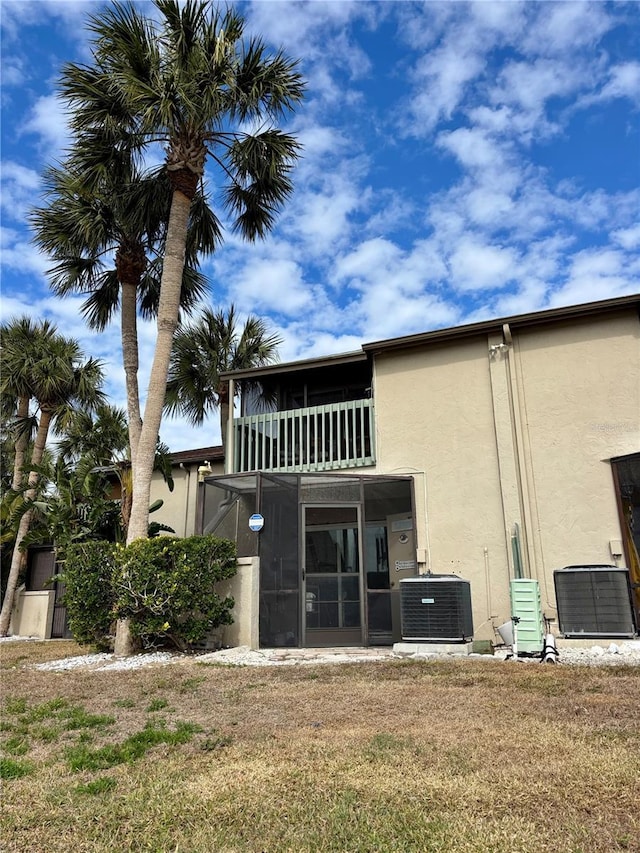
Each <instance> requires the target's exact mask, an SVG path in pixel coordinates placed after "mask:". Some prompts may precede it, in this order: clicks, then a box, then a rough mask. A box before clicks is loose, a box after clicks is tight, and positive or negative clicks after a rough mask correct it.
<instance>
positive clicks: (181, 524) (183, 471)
mask: <svg viewBox="0 0 640 853" xmlns="http://www.w3.org/2000/svg"><path fill="white" fill-rule="evenodd" d="M209 465H210V467H211V473H212V474H223V473H224V463H223V462H222V461H216V462H210V463H209ZM198 467H199V465H198V464H197V463H189V464H183V465H174V466H173V468H172V476H173V483H174V486H173V491H172V492H170V491H169V487H168V485H167V484H166V483H165V481H164V479H163V478H162V474H161V473H160V472H159V471H154V472H153V476H152V480H151V503H153V502H154V501H156V500H158V499H161V500H162V501H164V503H163V505H162V506H161V507H160V509H158V510H156V511H155V512H153V513H152V514H151V515H150V516H149V521H157V522H159V523H160V524H166V525H167V526H168V527H172V528H173V529H174V530H175V532H176V535H177V536H193V535H194V533H195V530H196V519H197V517H198V516H197V513H198V506H199V499H200V498H199V492H200V491H201V489H202V485H201V484H200V483H199V481H198Z"/></svg>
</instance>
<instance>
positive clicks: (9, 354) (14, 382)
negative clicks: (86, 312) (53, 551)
mask: <svg viewBox="0 0 640 853" xmlns="http://www.w3.org/2000/svg"><path fill="white" fill-rule="evenodd" d="M55 334H56V330H55V327H54V326H53V325H52V324H51V323H49V321H48V320H44V321H43V322H42V323H39V324H38V323H35V322H34V321H33V320H32V319H31V318H29V317H20V318H18V319H17V320H13V321H12V322H10V323H9V324H7V325H3V326H2V327H1V328H0V351H1V353H2V372H1V374H0V404H1V406H2V416H3V419H4V420H5V421H7V422H8V423H9V431H10V433H11V435H12V437H13V440H14V459H13V479H12V482H11V489H12V491H13V492H19V491H20V489H21V487H22V482H23V479H24V465H25V460H26V454H27V448H28V446H29V439H30V437H31V433H32V430H33V426H34V424H33V418H31V417H30V416H29V406H30V403H31V397H32V394H33V387H32V384H31V382H30V376H29V370H30V366H29V364H28V363H27V362H26V361H25V359H24V358H23V354H24V353H27V352H29V353H31V354H32V355H33V356H34V358H37V356H35V352H36V349H37V348H40V349H41V350H42V352H43V353H46V351H47V347H48V346H49V345H50V343H51V340H52V338H53V337H55Z"/></svg>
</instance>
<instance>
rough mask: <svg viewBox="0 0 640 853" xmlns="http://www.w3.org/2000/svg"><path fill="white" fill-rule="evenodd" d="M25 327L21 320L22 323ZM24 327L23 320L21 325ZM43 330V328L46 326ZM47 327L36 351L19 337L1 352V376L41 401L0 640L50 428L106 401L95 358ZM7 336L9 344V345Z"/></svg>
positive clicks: (5, 627) (4, 631)
mask: <svg viewBox="0 0 640 853" xmlns="http://www.w3.org/2000/svg"><path fill="white" fill-rule="evenodd" d="M19 322H20V321H19ZM22 322H24V321H22ZM43 325H44V324H43ZM50 329H51V327H50V326H48V327H47V328H46V329H45V330H44V333H43V336H42V337H40V336H39V335H37V334H36V335H35V336H34V342H33V346H31V347H30V348H29V349H26V350H25V349H20V348H18V346H17V340H16V338H9V341H8V343H7V344H6V345H5V346H3V348H2V360H3V365H2V375H3V376H6V375H11V374H12V375H18V376H21V377H22V382H23V383H24V385H23V390H25V391H26V390H27V389H28V391H29V397H30V399H33V400H34V401H35V402H36V405H37V407H38V410H39V418H38V429H37V432H36V436H35V440H34V443H33V448H32V451H31V459H30V461H29V469H30V470H29V478H28V481H27V488H26V491H25V493H24V498H23V499H24V507H23V509H24V511H23V512H22V514H21V516H20V522H19V524H18V530H17V533H16V538H15V543H14V546H13V557H12V559H11V568H10V570H9V576H8V578H7V586H6V590H5V594H4V599H3V602H2V610H1V611H0V637H4V636H6V634H7V631H8V629H9V621H10V618H11V611H12V608H13V598H14V594H15V590H16V586H17V583H18V578H19V576H20V572H21V570H22V568H23V562H24V556H25V555H24V552H23V548H22V545H23V542H24V539H25V537H26V535H27V533H28V531H29V526H30V524H31V517H32V513H33V510H32V508H30V504H32V503H33V501H34V499H35V497H36V492H37V487H38V482H39V479H40V474H39V466H40V464H41V462H42V459H43V454H44V451H45V446H46V443H47V438H48V435H49V429H50V427H51V425H52V423H53V424H56V425H59V426H63V425H64V424H65V423H66V422H67V421H68V420H69V418H70V417H71V416H72V413H73V411H74V410H75V409H76V408H77V407H82V408H88V409H92V408H94V407H95V406H96V405H98V404H100V403H102V402H103V401H104V395H103V394H102V392H101V391H100V385H101V384H102V377H103V374H102V365H101V364H100V362H98V361H96V360H95V359H93V358H90V359H89V360H88V361H86V362H84V361H83V354H82V351H81V350H80V347H79V345H78V343H77V342H76V341H74V340H72V339H70V338H65V337H63V336H62V335H59V334H57V333H56V332H55V331H54V332H53V334H49V332H50ZM6 340H7V339H6V337H5V341H6Z"/></svg>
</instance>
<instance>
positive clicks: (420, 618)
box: [400, 575, 473, 643]
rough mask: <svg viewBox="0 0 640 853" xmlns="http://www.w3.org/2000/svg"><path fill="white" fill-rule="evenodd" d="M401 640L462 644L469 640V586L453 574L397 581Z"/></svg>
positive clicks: (471, 635)
mask: <svg viewBox="0 0 640 853" xmlns="http://www.w3.org/2000/svg"><path fill="white" fill-rule="evenodd" d="M400 606H401V615H402V639H403V640H410V641H412V642H416V641H420V642H424V643H464V642H467V641H468V640H471V639H472V637H473V615H472V611H471V584H470V583H469V581H466V580H463V579H462V578H459V577H458V576H457V575H418V576H417V577H413V578H404V579H403V580H401V581H400Z"/></svg>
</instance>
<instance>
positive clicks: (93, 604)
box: [62, 542, 122, 650]
mask: <svg viewBox="0 0 640 853" xmlns="http://www.w3.org/2000/svg"><path fill="white" fill-rule="evenodd" d="M119 551H122V548H121V546H120V547H119V546H117V545H115V544H114V543H113V542H81V543H76V544H72V545H69V547H68V548H67V554H66V560H65V562H64V566H63V575H62V577H63V580H64V583H65V592H64V603H65V605H66V608H67V617H68V620H69V628H70V630H71V633H72V634H73V636H74V639H75V640H77V642H78V643H82V644H85V643H91V644H92V645H95V646H97V648H98V649H102V650H106V649H109V648H110V647H111V644H112V638H111V636H110V629H111V623H112V622H113V618H114V615H113V608H114V604H115V596H114V591H113V579H114V573H115V568H116V562H117V555H118V553H119Z"/></svg>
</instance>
